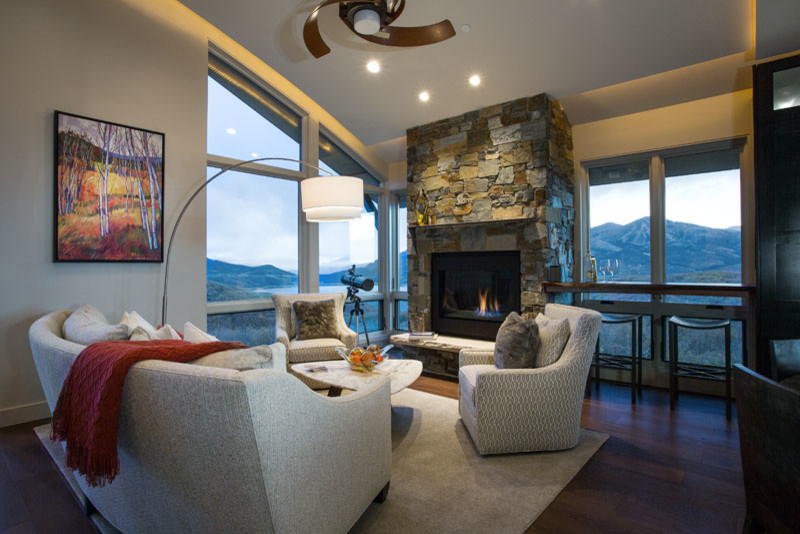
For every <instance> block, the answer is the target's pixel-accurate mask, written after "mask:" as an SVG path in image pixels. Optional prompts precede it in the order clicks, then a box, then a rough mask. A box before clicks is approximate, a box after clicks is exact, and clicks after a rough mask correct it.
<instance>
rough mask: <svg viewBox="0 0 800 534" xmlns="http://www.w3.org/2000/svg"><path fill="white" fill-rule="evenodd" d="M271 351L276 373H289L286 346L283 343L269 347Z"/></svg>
mask: <svg viewBox="0 0 800 534" xmlns="http://www.w3.org/2000/svg"><path fill="white" fill-rule="evenodd" d="M269 350H270V352H271V353H272V368H273V369H274V370H275V371H287V370H288V363H287V359H286V345H284V344H283V343H273V344H272V345H269Z"/></svg>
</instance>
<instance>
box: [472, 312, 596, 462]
mask: <svg viewBox="0 0 800 534" xmlns="http://www.w3.org/2000/svg"><path fill="white" fill-rule="evenodd" d="M544 314H545V315H546V316H547V317H550V318H553V319H562V318H566V319H567V320H568V321H569V325H570V337H569V340H568V341H567V344H566V346H565V347H564V350H563V352H562V354H561V357H560V358H559V359H558V361H556V362H555V363H554V364H552V365H549V366H547V367H541V368H538V369H498V368H497V367H495V365H494V355H493V353H492V352H491V351H480V350H475V349H464V350H462V351H461V353H460V354H459V373H458V409H459V413H460V415H461V420H462V421H463V422H464V426H466V427H467V430H468V431H469V434H470V435H471V436H472V440H473V442H474V443H475V447H476V448H477V449H478V452H479V453H480V454H505V453H514V452H532V451H554V450H562V449H569V448H572V447H574V446H575V445H577V444H578V438H579V434H580V423H581V409H582V406H583V394H584V388H585V387H586V377H587V376H588V374H589V366H590V364H591V361H592V354H593V351H594V347H595V343H596V342H597V336H598V333H599V332H600V321H601V315H600V314H599V313H597V312H596V311H592V310H587V309H583V308H576V307H573V306H564V305H561V304H547V305H546V306H545V310H544Z"/></svg>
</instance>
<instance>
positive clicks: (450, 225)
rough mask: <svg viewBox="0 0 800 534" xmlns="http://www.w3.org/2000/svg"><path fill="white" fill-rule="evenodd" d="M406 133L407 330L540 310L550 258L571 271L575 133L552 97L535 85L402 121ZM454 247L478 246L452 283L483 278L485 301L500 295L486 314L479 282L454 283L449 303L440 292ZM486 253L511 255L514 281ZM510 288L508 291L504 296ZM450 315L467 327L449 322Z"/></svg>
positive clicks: (481, 329)
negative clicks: (530, 92) (436, 116)
mask: <svg viewBox="0 0 800 534" xmlns="http://www.w3.org/2000/svg"><path fill="white" fill-rule="evenodd" d="M407 143H408V152H407V157H408V206H409V210H408V212H409V247H408V293H409V297H408V311H409V326H410V328H411V330H414V331H417V330H432V329H434V330H438V331H441V332H442V333H447V334H450V335H458V334H454V332H461V336H462V337H477V338H486V339H493V338H494V335H495V334H496V332H497V327H498V326H499V323H500V322H502V319H503V318H504V317H505V316H506V315H507V314H508V313H509V312H510V311H518V312H523V313H525V312H538V311H541V310H542V309H543V307H544V304H545V301H546V298H545V295H544V294H543V293H542V291H541V283H542V282H543V281H545V280H547V273H548V272H549V271H550V269H549V268H550V267H553V266H555V267H556V269H555V270H556V271H557V272H560V277H561V279H562V280H564V281H569V280H571V279H572V266H573V257H572V243H573V221H574V217H575V210H574V201H573V199H574V185H573V162H572V133H571V128H570V125H569V122H568V121H567V118H566V116H565V114H564V111H563V110H562V109H561V106H560V105H559V104H558V102H557V101H555V100H552V99H551V98H550V97H548V96H547V95H545V94H540V95H537V96H534V97H530V98H522V99H519V100H514V101H512V102H506V103H503V104H498V105H495V106H490V107H487V108H484V109H480V110H475V111H470V112H468V113H464V114H463V115H459V116H457V117H452V118H449V119H444V120H440V121H437V122H434V123H431V124H426V125H422V126H417V127H415V128H411V129H409V130H408V132H407ZM420 190H422V191H423V192H424V193H425V195H426V196H427V199H428V203H429V221H428V224H426V225H424V226H418V225H417V224H416V219H415V216H414V212H413V205H414V200H415V198H416V196H417V193H418V192H419V191H420ZM453 253H474V254H475V255H474V256H473V257H472V258H471V259H470V260H469V261H470V262H472V264H473V265H474V266H475V267H476V269H475V270H474V271H475V272H473V273H472V274H465V273H464V272H463V269H462V272H460V273H456V274H455V275H452V276H455V278H452V283H453V284H455V285H456V286H458V285H459V284H461V286H464V285H466V284H468V282H465V281H464V280H461V279H459V277H461V276H462V275H463V276H466V277H467V278H469V277H470V276H472V277H473V278H472V283H474V284H476V285H478V286H480V284H481V282H482V283H483V284H484V286H489V287H484V288H483V291H485V292H487V294H486V296H485V298H486V299H487V300H488V301H489V302H488V306H489V308H492V307H493V305H494V299H495V298H496V297H497V298H498V309H497V310H496V311H492V310H491V309H490V311H489V312H488V314H489V315H490V316H480V315H477V316H476V313H475V310H476V309H478V310H479V309H480V297H481V293H480V288H476V294H471V295H467V294H466V293H464V291H463V288H461V289H457V290H458V291H460V292H461V294H460V295H459V296H458V297H457V298H456V297H455V296H453V297H452V299H451V300H450V302H449V303H448V302H447V301H446V297H447V295H446V294H439V292H440V291H441V290H442V287H441V286H442V283H443V279H442V278H441V277H442V275H441V273H440V272H439V264H440V263H441V260H443V259H446V258H447V257H449V256H451V255H452V254H453ZM490 253H498V257H500V256H503V255H506V256H508V255H511V256H512V257H513V258H515V259H514V261H516V262H518V268H517V270H516V271H514V273H513V275H512V276H515V277H516V281H515V282H516V283H514V284H509V282H508V280H507V279H508V275H507V274H505V275H504V274H501V273H500V272H499V271H497V270H492V269H493V268H491V267H490V266H489V265H488V264H486V265H485V264H483V263H480V262H481V261H483V260H481V258H484V257H486V258H488V257H490V256H491V254H490ZM463 258H464V259H466V258H467V256H463ZM466 265H469V263H466ZM434 268H436V269H437V271H436V274H435V275H434V272H435V271H434ZM481 271H482V272H483V275H481V274H480V272H481ZM446 282H447V275H445V279H444V283H446ZM492 284H494V285H492ZM508 291H513V292H514V293H515V295H514V296H513V297H511V298H506V297H507V296H508V295H507V293H508ZM501 294H502V295H501ZM501 297H502V298H503V299H505V300H504V302H503V303H502V305H501V303H500V298H501ZM440 299H441V300H440ZM476 302H477V304H476ZM434 315H435V319H434ZM443 319H444V322H442V320H443ZM452 319H461V320H462V321H468V322H471V323H472V325H473V327H474V328H472V329H470V328H463V329H462V330H458V329H457V328H455V329H454V328H453V327H452V323H450V322H449V321H450V320H452Z"/></svg>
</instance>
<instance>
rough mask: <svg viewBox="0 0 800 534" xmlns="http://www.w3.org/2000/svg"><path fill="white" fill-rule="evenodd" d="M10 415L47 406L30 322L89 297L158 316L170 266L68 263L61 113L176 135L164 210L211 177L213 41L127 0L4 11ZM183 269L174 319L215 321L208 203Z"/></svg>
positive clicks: (1, 405)
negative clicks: (60, 205) (56, 229)
mask: <svg viewBox="0 0 800 534" xmlns="http://www.w3.org/2000/svg"><path fill="white" fill-rule="evenodd" d="M0 49H2V50H3V54H2V56H0V58H1V59H0V244H1V245H2V249H1V250H2V257H0V426H5V425H9V424H13V423H16V422H20V421H24V420H29V419H33V418H36V417H42V416H47V413H48V412H47V409H46V405H45V404H44V395H43V393H42V390H41V387H40V385H39V379H38V376H37V374H36V369H35V367H34V364H33V360H32V357H31V353H30V349H29V346H28V339H27V335H28V327H29V326H30V324H31V323H32V322H33V321H34V320H35V319H36V318H37V317H39V316H41V315H43V314H44V313H46V312H49V311H51V310H56V309H63V308H72V307H75V306H76V305H79V304H81V303H83V302H90V303H92V304H94V305H95V306H97V307H98V308H100V309H101V310H103V311H104V312H106V313H107V315H108V316H109V318H110V319H112V320H118V319H119V316H120V315H121V313H122V312H123V311H124V310H131V309H135V310H137V311H139V312H140V313H141V314H142V315H144V316H145V317H146V318H147V319H148V320H150V321H152V322H157V321H158V320H159V310H160V288H159V282H160V280H161V274H162V269H163V264H149V265H148V264H139V265H132V264H113V263H112V264H97V263H84V264H57V263H53V262H52V248H53V230H52V228H53V180H54V178H53V144H54V141H53V110H55V109H58V110H62V111H67V112H71V113H76V114H81V115H88V116H91V117H96V118H101V119H106V120H109V121H114V122H120V123H123V124H129V125H133V126H139V127H143V128H147V129H151V130H156V131H161V132H165V133H166V162H165V186H164V195H165V205H166V210H165V220H166V226H165V228H166V229H169V228H171V225H172V223H173V221H174V215H175V211H176V206H178V204H179V203H180V202H181V201H183V200H184V199H185V198H186V197H187V195H188V192H189V191H190V189H191V186H192V185H194V184H195V183H197V182H199V181H200V180H202V179H203V176H204V174H205V167H204V165H205V152H206V140H205V137H206V135H205V132H206V123H205V121H206V112H205V107H206V73H207V70H206V69H207V51H208V44H207V41H206V39H205V36H203V35H198V33H197V32H195V33H193V34H190V33H187V32H184V31H182V30H181V29H179V28H178V27H176V26H173V25H172V24H171V23H170V22H165V21H164V20H163V19H158V20H156V19H153V18H150V17H148V16H147V15H145V14H144V12H143V11H141V10H139V9H137V8H136V7H135V3H130V4H127V3H124V2H121V1H119V0H114V1H109V0H69V1H63V0H3V2H2V15H1V16H0ZM203 200H204V199H202V198H200V199H198V202H196V205H195V206H194V207H193V209H192V211H191V212H190V213H189V215H188V218H185V219H184V221H183V223H182V225H181V233H180V234H179V241H178V242H179V245H178V246H177V248H176V249H175V251H174V254H175V261H174V263H173V266H172V268H173V269H174V270H171V272H172V275H173V278H172V284H171V287H170V317H169V322H170V323H171V324H173V325H176V326H178V325H182V324H183V322H184V321H187V320H191V321H192V322H195V323H196V324H199V325H205V218H204V213H205V203H204V202H203Z"/></svg>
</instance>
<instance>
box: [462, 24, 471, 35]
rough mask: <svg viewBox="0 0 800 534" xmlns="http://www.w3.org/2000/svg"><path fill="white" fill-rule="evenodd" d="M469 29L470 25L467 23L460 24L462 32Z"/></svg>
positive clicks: (466, 31)
mask: <svg viewBox="0 0 800 534" xmlns="http://www.w3.org/2000/svg"><path fill="white" fill-rule="evenodd" d="M471 29H472V26H470V25H469V24H462V25H461V31H462V32H464V33H469V31H470V30H471Z"/></svg>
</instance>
